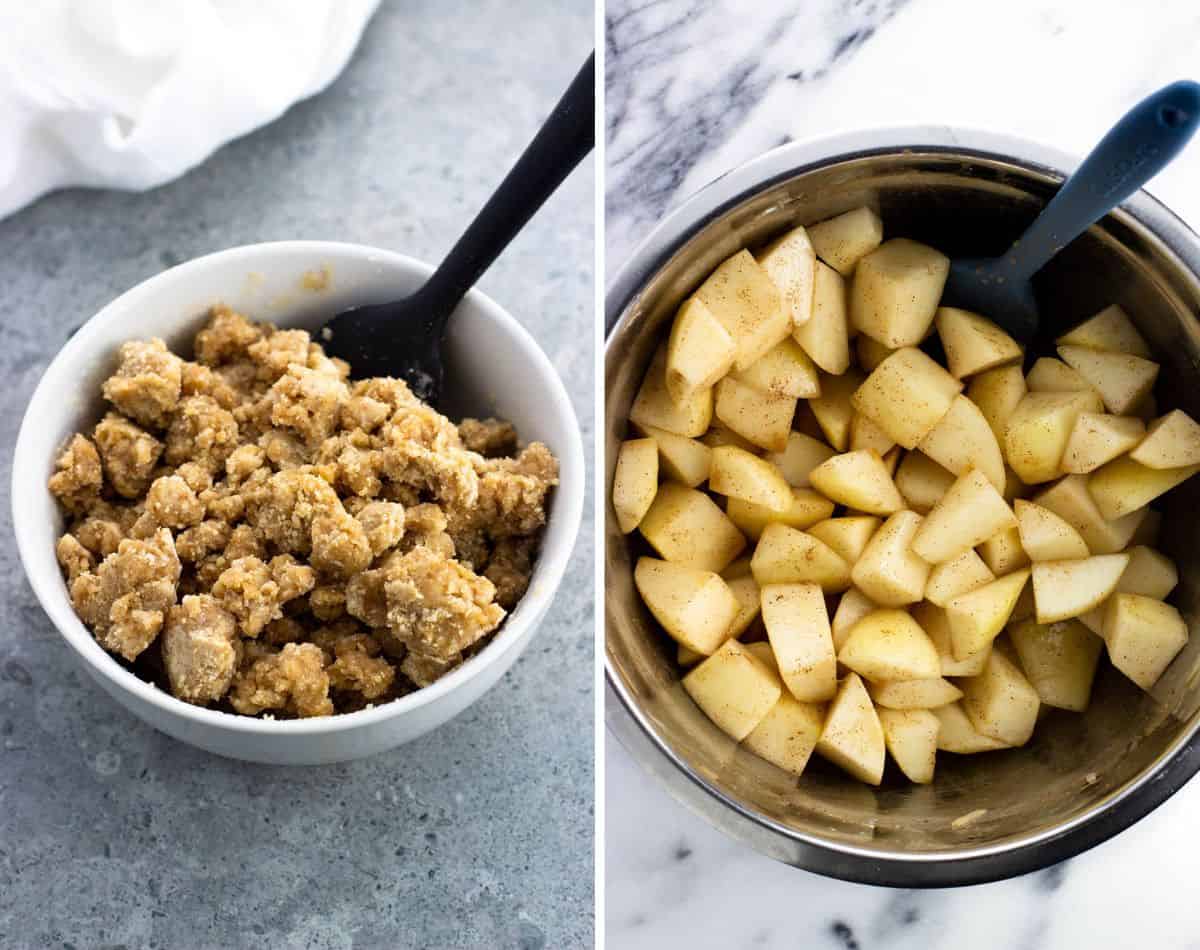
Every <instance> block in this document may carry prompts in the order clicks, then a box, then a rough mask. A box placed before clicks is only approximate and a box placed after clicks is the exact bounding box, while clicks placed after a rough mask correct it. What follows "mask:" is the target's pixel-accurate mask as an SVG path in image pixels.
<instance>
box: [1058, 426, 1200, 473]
mask: <svg viewBox="0 0 1200 950" xmlns="http://www.w3.org/2000/svg"><path fill="white" fill-rule="evenodd" d="M1145 433H1146V424H1145V423H1144V422H1142V420H1141V419H1138V418H1135V417H1134V416H1110V415H1107V414H1104V413H1096V412H1081V413H1080V414H1079V417H1078V418H1077V419H1076V420H1075V427H1074V428H1073V429H1072V430H1071V437H1070V438H1069V439H1067V449H1066V451H1065V452H1063V458H1062V470H1063V471H1064V472H1066V473H1067V474H1068V475H1086V474H1087V473H1088V472H1094V471H1095V470H1096V469H1098V468H1099V467H1100V466H1101V465H1103V464H1104V463H1105V462H1110V461H1112V460H1113V459H1115V458H1116V457H1117V456H1118V455H1123V454H1124V453H1126V452H1128V451H1129V450H1130V449H1132V448H1133V447H1134V446H1136V445H1137V444H1138V443H1139V442H1141V441H1142V438H1143V437H1144V436H1145ZM1197 461H1200V459H1198V460H1197Z"/></svg>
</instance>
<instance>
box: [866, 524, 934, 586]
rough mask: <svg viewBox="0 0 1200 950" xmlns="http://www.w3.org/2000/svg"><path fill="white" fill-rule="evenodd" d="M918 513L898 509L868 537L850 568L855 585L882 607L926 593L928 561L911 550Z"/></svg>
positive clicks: (919, 525) (916, 528)
mask: <svg viewBox="0 0 1200 950" xmlns="http://www.w3.org/2000/svg"><path fill="white" fill-rule="evenodd" d="M921 521H922V519H921V516H920V515H918V514H917V513H916V512H912V511H897V512H896V513H895V514H894V515H892V516H891V517H890V518H888V520H887V521H885V522H884V523H883V525H882V526H881V527H880V528H879V530H878V531H876V532H875V534H874V535H873V536H872V537H871V540H870V542H868V544H867V547H866V549H865V550H864V551H863V553H862V557H860V558H859V559H858V563H856V564H855V565H854V569H853V570H852V571H851V580H852V581H853V582H854V586H855V587H857V588H858V589H859V590H861V591H862V592H863V593H864V594H866V595H867V596H868V597H870V598H871V599H872V600H873V601H875V603H877V604H879V605H880V606H882V607H903V606H904V605H905V604H915V603H916V602H917V601H919V600H920V599H921V598H922V596H924V594H925V582H926V580H928V578H929V564H928V563H927V562H926V561H924V560H922V559H921V558H920V557H918V556H917V555H916V554H915V553H913V550H912V540H913V537H914V536H915V535H916V533H917V531H918V530H919V529H920V527H921Z"/></svg>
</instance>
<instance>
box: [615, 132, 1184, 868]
mask: <svg viewBox="0 0 1200 950" xmlns="http://www.w3.org/2000/svg"><path fill="white" fill-rule="evenodd" d="M1059 180H1060V179H1059V178H1058V177H1057V176H1056V175H1055V173H1053V172H1052V171H1050V170H1049V169H1044V168H1039V167H1026V166H1020V165H1017V164H1014V163H1012V162H1010V161H1008V160H1005V159H1002V158H1000V157H998V156H989V155H986V154H982V153H981V154H971V153H966V152H963V151H956V152H949V151H946V150H942V149H933V148H931V149H928V150H926V149H914V150H906V151H903V152H897V151H895V150H891V151H890V152H881V153H879V154H868V155H856V156H855V157H853V158H849V159H845V160H840V161H839V160H835V161H832V162H829V163H824V164H821V165H820V166H818V167H812V168H806V169H802V170H798V171H793V172H790V173H788V174H786V175H784V176H782V177H781V178H779V179H777V180H775V181H773V182H769V183H767V184H766V185H765V186H764V187H762V188H761V189H760V190H757V191H756V192H755V193H753V194H749V195H745V196H742V197H741V198H739V199H737V200H736V201H734V202H733V203H731V205H729V206H726V207H725V208H724V209H721V210H720V211H719V212H718V213H717V214H715V215H714V216H713V217H712V218H711V219H710V220H708V221H707V222H702V223H701V224H700V225H699V226H698V228H697V229H696V230H695V231H694V233H691V234H690V236H689V237H688V238H687V239H686V240H685V242H684V243H683V244H682V245H681V246H679V247H678V248H677V249H676V250H675V251H674V252H673V253H672V254H671V255H670V257H669V258H668V259H667V260H665V262H663V263H662V265H661V267H660V268H659V269H658V270H657V272H656V273H655V274H654V275H653V277H652V278H651V279H650V280H649V282H648V283H646V284H645V286H644V287H643V289H642V291H641V292H640V293H639V294H638V295H637V296H636V297H635V298H634V299H633V300H632V301H630V302H629V304H628V306H627V307H626V310H625V312H624V313H623V314H622V318H621V321H620V323H619V326H618V328H617V330H616V332H615V333H614V335H613V337H612V339H611V340H610V342H609V345H608V351H607V366H606V388H607V400H608V401H607V410H606V412H607V419H606V428H605V438H606V458H607V460H608V461H607V465H608V471H607V483H608V484H611V477H612V466H613V460H614V459H615V454H616V453H615V446H616V444H617V443H618V442H619V440H620V439H621V438H623V437H624V435H625V432H626V425H625V421H624V420H625V418H626V415H627V414H628V410H629V407H630V404H631V402H632V399H633V396H634V394H635V393H636V389H637V385H638V383H639V382H640V379H641V376H642V373H643V372H644V370H645V367H646V365H647V363H648V361H649V358H650V355H651V353H652V351H653V349H654V347H655V345H656V344H657V343H658V341H659V340H660V339H662V337H663V335H664V333H665V332H666V329H667V327H668V326H669V323H670V320H671V318H672V317H673V315H674V312H675V309H676V308H677V307H678V305H679V304H680V302H681V301H682V299H683V298H684V297H685V296H686V295H687V294H688V293H690V292H691V291H692V290H693V289H694V288H695V287H696V286H697V285H698V284H699V283H700V281H702V280H703V279H704V277H705V276H707V274H708V273H709V272H710V271H711V270H712V269H713V268H714V267H715V266H716V265H717V264H718V263H720V261H721V260H723V259H724V258H725V257H727V256H728V255H730V254H732V253H733V252H735V251H736V250H738V249H739V248H741V247H751V248H753V247H755V246H756V245H759V244H761V243H762V242H763V241H765V240H766V239H768V238H770V237H772V236H774V235H776V234H778V233H779V232H780V231H782V230H785V229H787V228H790V227H793V226H795V225H797V224H811V223H813V222H816V221H819V220H822V219H823V218H826V217H829V216H830V215H832V214H836V213H839V212H841V211H844V210H847V209H849V208H852V207H855V206H858V205H861V204H869V205H872V206H874V207H875V208H876V209H878V210H879V211H880V213H881V214H882V217H883V220H884V224H885V233H886V234H887V235H890V236H904V237H911V238H915V239H917V240H920V241H925V242H927V243H929V244H932V245H934V246H935V247H938V248H939V249H941V250H942V251H944V252H945V253H947V254H949V255H951V256H977V255H994V254H998V253H1000V252H1002V251H1003V250H1004V249H1006V248H1007V247H1008V246H1009V245H1010V244H1011V242H1012V241H1013V239H1014V238H1016V237H1017V236H1018V235H1019V233H1020V232H1021V230H1022V229H1023V228H1024V227H1025V226H1026V225H1027V224H1028V223H1029V222H1030V220H1031V219H1032V217H1033V216H1034V215H1035V214H1036V213H1037V211H1038V210H1039V209H1040V208H1041V207H1042V205H1043V204H1044V202H1045V200H1046V198H1047V196H1048V194H1050V193H1051V190H1052V188H1053V186H1054V185H1055V184H1056V183H1057V181H1059ZM1037 285H1038V287H1037V289H1038V294H1039V299H1040V302H1041V304H1042V314H1043V319H1044V322H1045V324H1046V329H1047V331H1048V332H1049V335H1050V336H1051V337H1052V336H1053V335H1054V334H1055V333H1061V332H1062V331H1063V330H1065V329H1066V328H1067V327H1069V326H1070V325H1071V324H1072V323H1074V322H1077V321H1078V320H1081V319H1083V318H1085V317H1087V316H1090V315H1091V314H1093V313H1095V312H1097V311H1098V310H1100V309H1101V308H1102V307H1104V306H1106V305H1108V304H1110V303H1113V302H1117V303H1120V304H1121V305H1122V306H1123V307H1124V308H1125V309H1126V311H1127V312H1128V313H1129V314H1130V315H1131V317H1132V318H1133V319H1134V321H1135V322H1136V323H1137V325H1138V327H1139V329H1140V330H1141V331H1142V333H1143V334H1144V335H1145V336H1146V338H1147V339H1148V341H1149V342H1150V343H1151V345H1152V346H1153V348H1154V350H1155V351H1156V354H1157V358H1158V359H1159V360H1161V362H1162V375H1161V378H1160V382H1159V385H1158V388H1157V392H1158V396H1159V401H1160V405H1163V406H1168V407H1179V408H1183V409H1185V410H1187V411H1188V412H1189V413H1191V414H1192V415H1196V413H1197V412H1200V390H1198V389H1197V386H1196V382H1197V368H1198V367H1200V332H1198V331H1200V327H1198V325H1197V322H1196V319H1195V314H1197V313H1198V312H1200V286H1198V283H1197V279H1196V277H1195V275H1193V274H1191V273H1190V272H1189V271H1188V270H1187V269H1186V268H1185V267H1184V266H1183V265H1182V263H1181V262H1180V261H1179V260H1178V259H1177V258H1176V257H1175V256H1174V255H1172V254H1171V252H1170V251H1169V250H1168V249H1167V248H1166V247H1165V245H1164V244H1163V243H1162V242H1161V241H1159V240H1158V239H1157V238H1156V237H1155V236H1154V235H1153V234H1151V233H1150V232H1149V230H1148V229H1147V228H1146V227H1145V226H1144V225H1142V224H1141V223H1140V222H1139V221H1138V220H1136V219H1135V218H1134V217H1133V216H1131V215H1130V214H1128V213H1126V212H1123V211H1121V212H1115V213H1114V214H1111V215H1109V216H1108V217H1107V218H1105V219H1104V220H1103V221H1102V222H1101V223H1100V224H1099V225H1097V226H1095V227H1093V228H1092V229H1091V230H1090V231H1089V233H1088V234H1087V235H1085V236H1084V237H1082V238H1081V239H1079V240H1078V241H1076V242H1075V243H1073V244H1072V245H1071V246H1070V247H1068V248H1067V249H1066V250H1065V251H1063V252H1062V253H1061V254H1060V256H1059V257H1058V258H1057V259H1056V260H1055V261H1054V262H1053V264H1052V265H1051V266H1050V267H1048V268H1047V269H1046V270H1045V271H1044V272H1043V273H1042V274H1041V275H1039V278H1038V281H1037ZM1198 503H1200V484H1198V483H1197V481H1192V482H1189V483H1187V484H1185V485H1184V486H1182V487H1181V488H1179V489H1177V490H1176V491H1174V492H1172V493H1171V494H1170V495H1169V496H1167V497H1166V498H1165V499H1161V500H1160V502H1159V503H1157V504H1156V507H1159V508H1161V510H1162V511H1163V513H1164V515H1165V517H1164V519H1163V527H1162V534H1161V539H1160V542H1159V547H1160V548H1161V549H1162V550H1163V551H1164V552H1165V553H1166V554H1168V555H1169V556H1170V557H1171V558H1172V559H1174V560H1175V562H1176V564H1177V565H1178V567H1179V572H1180V584H1179V587H1178V588H1177V589H1176V591H1175V592H1174V594H1173V595H1172V597H1171V600H1172V601H1173V602H1174V603H1175V604H1176V605H1177V606H1178V607H1179V608H1180V610H1181V611H1182V612H1183V614H1184V616H1185V618H1186V619H1187V622H1188V624H1189V627H1190V629H1191V630H1192V631H1193V632H1195V631H1196V629H1197V628H1196V622H1197V619H1198V617H1200V613H1198V611H1200V600H1198V598H1200V555H1198V552H1197V544H1196V529H1195V518H1194V514H1193V512H1195V511H1196V506H1197V504H1198ZM605 548H606V552H607V553H606V565H605V567H606V577H607V589H608V597H607V607H606V611H607V652H608V663H609V668H610V671H611V674H612V675H613V676H614V677H615V678H616V680H617V681H619V684H620V686H621V689H622V691H623V692H624V694H625V696H626V697H627V699H628V700H629V701H630V702H631V703H632V704H633V705H634V706H636V708H637V709H638V711H639V712H640V714H641V716H642V718H643V719H644V721H645V722H646V724H647V725H648V727H649V730H650V731H651V732H652V733H654V734H655V735H656V736H657V739H658V740H659V741H660V742H661V743H662V744H664V745H665V746H666V747H667V749H668V750H669V751H670V752H671V753H672V754H673V755H674V756H675V757H676V758H677V759H678V760H680V761H681V762H682V763H683V764H684V767H685V769H687V770H689V771H690V772H691V773H692V775H693V777H694V778H695V779H697V780H699V781H700V782H702V783H704V784H706V785H707V786H708V787H709V789H710V790H711V791H713V792H715V793H717V794H718V795H720V796H723V797H725V798H727V799H730V800H732V802H733V803H736V805H737V806H738V807H740V808H741V809H742V810H744V811H745V812H747V813H748V814H750V815H752V816H755V817H756V818H758V819H759V820H760V821H765V822H767V823H770V824H774V825H777V826H778V827H779V828H781V829H783V830H785V831H786V832H788V833H790V834H792V835H794V836H798V837H799V838H801V839H802V840H815V841H817V842H823V843H825V844H833V845H835V846H838V845H843V846H847V847H853V848H856V849H867V850H868V851H871V850H874V851H878V852H881V853H887V854H889V855H894V854H900V855H922V854H924V855H928V856H930V857H932V856H934V855H936V854H947V853H959V854H961V853H964V852H966V851H968V850H975V849H980V848H991V847H1005V846H1008V845H1012V844H1014V843H1016V842H1018V841H1028V840H1029V839H1030V838H1032V837H1036V836H1043V835H1046V834H1049V833H1051V832H1053V831H1056V830H1058V829H1061V827H1062V826H1063V825H1064V824H1066V823H1068V822H1071V821H1073V820H1075V819H1079V818H1081V817H1083V816H1085V815H1087V814H1090V813H1092V812H1094V811H1095V810H1097V809H1098V808H1100V807H1101V806H1103V805H1104V803H1105V802H1106V801H1108V800H1110V799H1111V798H1112V797H1113V796H1115V795H1118V794H1120V793H1121V792H1122V790H1125V789H1127V788H1128V787H1129V785H1130V783H1133V782H1135V781H1136V780H1138V779H1139V777H1140V776H1142V775H1144V774H1145V773H1146V772H1147V771H1148V770H1151V769H1152V768H1153V767H1154V766H1155V765H1156V764H1157V763H1159V762H1160V761H1162V760H1163V759H1164V757H1165V756H1167V755H1169V753H1170V752H1171V750H1172V749H1173V748H1174V747H1175V746H1176V745H1177V744H1178V743H1180V742H1181V741H1182V740H1183V739H1185V738H1186V737H1187V736H1188V735H1190V734H1191V732H1192V731H1193V730H1194V729H1195V728H1196V725H1197V690H1196V689H1195V688H1194V683H1195V679H1196V676H1197V675H1198V673H1200V637H1198V636H1193V637H1192V639H1191V642H1190V643H1189V645H1188V647H1187V648H1186V649H1185V650H1184V652H1183V653H1182V654H1181V655H1180V656H1179V657H1178V658H1177V659H1176V660H1175V662H1174V663H1173V664H1172V666H1171V668H1170V669H1169V670H1168V671H1167V673H1166V674H1165V675H1164V677H1163V678H1162V680H1161V681H1160V683H1159V684H1158V686H1157V687H1156V689H1155V690H1154V693H1153V695H1147V694H1145V693H1142V692H1141V691H1140V690H1138V689H1137V688H1136V687H1134V686H1133V685H1132V684H1131V683H1130V682H1128V681H1127V680H1125V679H1124V677H1122V676H1121V675H1120V674H1118V673H1116V672H1115V671H1114V670H1113V669H1111V668H1110V667H1108V666H1107V665H1106V664H1105V667H1104V669H1103V671H1102V674H1101V675H1100V676H1099V677H1098V680H1097V682H1096V686H1095V690H1094V693H1093V698H1092V703H1091V707H1090V709H1089V710H1088V711H1087V712H1086V713H1085V714H1083V715H1076V714H1071V713H1065V712H1060V711H1057V710H1050V711H1048V712H1047V713H1046V716H1045V718H1044V721H1042V722H1041V723H1040V724H1039V727H1038V729H1037V731H1036V733H1035V736H1034V739H1033V741H1032V742H1031V743H1030V744H1029V745H1028V746H1026V747H1024V748H1021V749H1016V750H1011V751H1005V752H999V753H991V754H988V755H984V756H957V755H949V754H939V757H938V769H937V778H936V780H935V782H934V784H933V785H931V786H925V787H922V786H915V785H910V784H908V783H907V782H906V781H904V780H903V778H902V777H901V776H899V775H898V772H896V770H895V766H894V765H893V764H891V763H889V766H888V772H887V775H886V776H885V779H884V784H883V786H882V787H881V788H878V789H872V788H869V787H867V786H865V785H862V784H859V783H857V782H853V781H851V780H849V779H848V778H846V777H845V776H844V775H843V774H842V773H840V772H839V771H837V770H836V769H835V768H833V767H832V766H830V765H828V763H825V762H823V761H821V760H819V758H818V757H816V756H814V758H813V762H812V764H811V765H810V766H809V768H808V770H807V771H806V773H805V774H804V776H803V777H802V778H800V779H799V780H796V779H794V778H793V777H791V776H790V775H788V774H786V773H784V772H783V771H782V770H779V769H777V768H775V767H774V766H772V765H770V764H768V763H767V762H765V761H764V760H762V759H759V758H758V757H757V756H755V755H753V754H751V753H749V752H746V751H745V750H743V749H741V748H740V747H739V746H737V745H736V744H734V743H733V742H732V741H730V740H729V739H728V738H727V737H725V736H724V735H723V734H722V733H721V732H720V731H719V730H717V729H716V728H715V727H714V726H713V725H712V723H711V722H710V721H709V720H708V719H707V717H706V716H705V715H704V714H703V713H702V712H700V711H699V709H698V708H697V707H696V706H695V705H694V704H693V703H692V702H691V700H690V699H689V698H688V697H687V695H686V694H685V693H684V691H683V689H682V687H681V685H680V673H679V669H678V667H677V666H676V663H675V660H674V652H675V651H674V647H673V645H672V644H671V643H670V642H669V641H668V639H667V637H666V636H665V634H663V633H662V632H660V631H659V630H658V629H657V628H656V626H655V625H654V623H653V621H652V619H651V618H650V616H649V614H648V612H647V611H646V610H645V608H644V607H643V606H642V605H641V603H640V601H639V599H638V597H637V595H636V592H635V591H634V588H633V581H632V564H633V561H634V560H636V558H637V556H639V555H640V554H642V553H649V549H648V547H646V546H645V545H644V542H642V541H640V539H638V538H636V537H634V538H626V537H625V536H623V535H621V533H620V532H619V530H618V529H617V527H616V521H615V517H614V516H613V514H612V512H611V510H610V511H609V512H608V517H607V520H606V545H605ZM960 818H963V819H964V820H963V821H956V819H960Z"/></svg>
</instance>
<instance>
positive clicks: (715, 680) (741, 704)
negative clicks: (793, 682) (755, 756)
mask: <svg viewBox="0 0 1200 950" xmlns="http://www.w3.org/2000/svg"><path fill="white" fill-rule="evenodd" d="M683 688H684V690H685V691H686V692H687V694H688V695H689V696H691V697H692V701H693V702H695V704H696V705H697V706H699V707H700V708H701V709H702V710H703V711H704V713H705V715H707V716H708V718H709V719H711V720H712V721H713V722H714V723H715V724H716V726H717V728H718V729H720V730H721V731H722V732H724V733H725V734H726V735H728V736H729V737H730V738H732V739H733V740H734V741H736V742H741V741H742V740H743V739H745V738H746V736H748V735H749V734H750V733H751V732H752V731H753V730H754V727H755V726H757V725H758V724H759V723H760V722H762V721H763V719H765V718H766V716H767V713H769V712H770V711H771V710H772V709H773V708H774V707H775V704H776V703H777V702H779V697H780V696H781V695H783V687H782V686H781V685H780V683H779V676H778V674H776V673H775V672H774V671H773V670H771V669H770V668H769V667H768V666H767V665H766V664H765V663H763V662H762V661H761V660H759V659H758V658H757V657H755V656H754V654H753V653H751V652H750V651H749V650H747V649H746V647H744V646H743V645H742V644H740V643H738V642H737V641H736V640H726V641H725V643H724V644H723V645H722V646H721V648H720V649H718V650H717V651H716V652H715V653H714V654H713V655H712V656H710V657H709V658H708V659H707V660H705V661H704V662H703V663H701V664H700V665H699V666H697V667H696V668H695V669H693V670H692V671H691V672H690V673H688V674H687V676H685V677H684V678H683Z"/></svg>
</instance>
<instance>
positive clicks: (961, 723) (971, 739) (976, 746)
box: [930, 702, 1005, 755]
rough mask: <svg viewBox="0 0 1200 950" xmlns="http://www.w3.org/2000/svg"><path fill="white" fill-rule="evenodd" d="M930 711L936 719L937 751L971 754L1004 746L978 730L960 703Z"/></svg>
mask: <svg viewBox="0 0 1200 950" xmlns="http://www.w3.org/2000/svg"><path fill="white" fill-rule="evenodd" d="M930 712H931V713H932V714H933V715H934V717H935V718H936V719H937V721H938V725H939V727H940V728H939V729H938V738H937V747H938V751H939V752H955V753H958V754H959V755H972V754H974V753H976V752H992V751H994V750H996V749H1003V748H1004V747H1005V745H1004V743H1003V742H1000V741H999V740H997V739H993V738H992V737H991V736H985V735H984V734H983V733H982V732H979V731H978V730H977V729H976V728H975V726H974V725H973V724H972V723H971V720H970V719H969V718H968V717H967V714H966V712H965V711H964V710H963V707H962V703H961V702H957V703H950V705H948V706H939V707H938V708H937V709H931V710H930Z"/></svg>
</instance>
